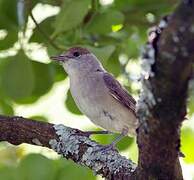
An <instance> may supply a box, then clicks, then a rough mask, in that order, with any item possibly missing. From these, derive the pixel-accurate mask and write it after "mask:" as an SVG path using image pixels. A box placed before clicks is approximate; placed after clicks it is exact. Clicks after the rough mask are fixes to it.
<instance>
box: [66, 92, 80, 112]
mask: <svg viewBox="0 0 194 180" xmlns="http://www.w3.org/2000/svg"><path fill="white" fill-rule="evenodd" d="M65 105H66V106H67V108H68V110H69V111H70V112H72V113H73V114H79V115H80V114H82V113H81V112H80V110H79V109H78V107H77V105H76V104H75V101H74V99H73V97H72V95H71V93H70V90H69V91H68V92H67V99H66V101H65Z"/></svg>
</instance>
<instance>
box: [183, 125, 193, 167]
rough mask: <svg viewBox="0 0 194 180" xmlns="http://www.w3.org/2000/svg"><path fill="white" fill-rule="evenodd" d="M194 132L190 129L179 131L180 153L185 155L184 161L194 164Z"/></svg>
mask: <svg viewBox="0 0 194 180" xmlns="http://www.w3.org/2000/svg"><path fill="white" fill-rule="evenodd" d="M193 140H194V131H193V130H192V129H191V128H184V129H182V131H181V151H182V152H183V154H184V155H185V158H184V161H186V162H187V163H194V151H193Z"/></svg>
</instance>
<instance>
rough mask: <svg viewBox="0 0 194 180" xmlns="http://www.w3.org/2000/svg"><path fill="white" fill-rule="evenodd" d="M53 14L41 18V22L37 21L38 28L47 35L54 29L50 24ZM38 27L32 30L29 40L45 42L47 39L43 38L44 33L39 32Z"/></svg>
mask: <svg viewBox="0 0 194 180" xmlns="http://www.w3.org/2000/svg"><path fill="white" fill-rule="evenodd" d="M54 19H55V16H51V17H48V18H46V19H45V20H43V21H42V22H41V23H39V28H40V29H41V30H43V31H44V32H45V33H46V34H47V35H48V36H49V35H51V34H52V33H53V31H54V27H53V26H52V24H53V22H54ZM39 28H37V27H36V28H35V29H34V31H33V34H32V36H31V37H30V40H29V41H30V42H38V43H43V42H47V39H45V37H44V35H43V34H42V33H41V32H40V30H39Z"/></svg>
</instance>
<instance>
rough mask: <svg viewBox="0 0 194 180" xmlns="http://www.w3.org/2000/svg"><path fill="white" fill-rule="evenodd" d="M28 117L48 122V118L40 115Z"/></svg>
mask: <svg viewBox="0 0 194 180" xmlns="http://www.w3.org/2000/svg"><path fill="white" fill-rule="evenodd" d="M29 119H33V120H36V121H42V122H48V119H47V118H46V117H45V116H42V115H36V116H31V117H29Z"/></svg>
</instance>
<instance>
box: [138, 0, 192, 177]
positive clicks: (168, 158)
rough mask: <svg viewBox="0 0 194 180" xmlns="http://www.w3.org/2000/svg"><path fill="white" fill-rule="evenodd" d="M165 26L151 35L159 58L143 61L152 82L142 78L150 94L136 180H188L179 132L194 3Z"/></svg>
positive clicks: (188, 74) (142, 112) (141, 115)
mask: <svg viewBox="0 0 194 180" xmlns="http://www.w3.org/2000/svg"><path fill="white" fill-rule="evenodd" d="M162 23H163V24H165V23H167V24H166V25H165V26H166V27H165V28H164V27H162V28H160V30H159V31H158V34H157V33H156V32H155V33H156V34H155V36H154V34H151V35H152V36H154V38H151V40H150V41H149V42H148V46H149V48H150V49H148V51H152V50H153V51H154V56H152V57H150V54H149V52H146V53H145V54H146V55H147V56H146V58H145V59H144V61H146V60H147V63H149V62H151V63H150V72H149V78H146V79H145V78H144V79H143V86H144V88H145V89H146V91H147V92H146V93H145V91H144V92H143V98H142V99H140V101H141V102H140V103H139V104H140V105H139V110H138V115H139V119H140V122H141V125H140V127H139V129H138V138H137V142H138V147H139V162H138V168H137V170H136V173H135V174H136V178H137V179H165V180H168V179H169V180H170V179H173V180H174V179H183V177H182V172H181V167H180V163H179V155H180V127H181V123H182V121H183V120H184V118H185V115H186V100H187V89H188V82H189V79H190V78H191V72H192V61H193V60H194V2H193V1H183V2H182V3H181V5H180V6H179V7H178V8H177V9H176V11H175V12H174V14H173V15H171V16H170V17H169V18H168V22H164V20H163V21H162V22H161V24H162ZM160 31H162V32H160ZM150 58H153V59H151V61H150ZM148 61H149V62H148ZM142 106H143V108H142V109H140V108H141V107H142Z"/></svg>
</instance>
